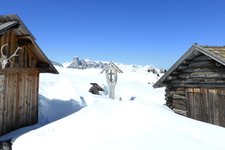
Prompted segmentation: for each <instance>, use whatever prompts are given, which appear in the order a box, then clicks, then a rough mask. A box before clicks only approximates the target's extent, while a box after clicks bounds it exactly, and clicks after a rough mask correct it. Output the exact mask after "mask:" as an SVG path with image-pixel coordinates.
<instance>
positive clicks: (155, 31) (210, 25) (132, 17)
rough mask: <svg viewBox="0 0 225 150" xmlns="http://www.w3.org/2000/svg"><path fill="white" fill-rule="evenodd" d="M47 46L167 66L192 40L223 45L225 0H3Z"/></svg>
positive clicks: (53, 52)
mask: <svg viewBox="0 0 225 150" xmlns="http://www.w3.org/2000/svg"><path fill="white" fill-rule="evenodd" d="M0 12H1V13H0V14H2V15H5V14H17V15H19V17H20V18H21V19H22V20H23V22H24V23H25V24H26V26H27V27H28V28H29V30H30V31H31V32H32V33H33V34H34V36H35V37H36V41H37V43H38V44H39V46H40V47H41V48H42V50H43V52H44V53H45V54H46V55H47V56H48V57H49V58H50V59H53V60H56V61H59V62H65V61H68V60H71V59H72V58H73V57H74V56H79V57H80V58H83V59H86V58H89V59H94V60H111V61H115V62H121V63H125V64H140V65H147V64H153V65H155V66H157V67H160V68H165V69H168V68H169V67H170V66H171V65H172V64H173V63H174V62H175V61H176V60H177V59H178V58H179V57H180V56H181V55H182V54H183V53H184V52H185V51H186V50H188V48H190V47H191V45H192V44H193V43H198V44H202V45H225V0H2V1H1V5H0Z"/></svg>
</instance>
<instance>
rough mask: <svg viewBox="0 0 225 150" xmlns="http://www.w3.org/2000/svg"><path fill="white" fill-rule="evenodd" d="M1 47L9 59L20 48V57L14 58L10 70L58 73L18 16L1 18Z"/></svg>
mask: <svg viewBox="0 0 225 150" xmlns="http://www.w3.org/2000/svg"><path fill="white" fill-rule="evenodd" d="M0 35H1V36H0V46H1V47H2V46H3V45H5V44H8V45H7V47H5V48H4V52H3V53H4V55H6V56H7V57H9V56H10V55H12V54H13V53H14V52H15V50H16V48H17V47H18V46H20V47H21V48H22V50H19V52H18V54H19V55H20V57H14V58H13V59H12V62H13V63H9V66H7V67H8V68H17V69H18V68H37V69H38V70H39V71H40V73H56V74H57V73H58V71H57V70H56V69H55V67H54V66H53V64H52V63H51V61H50V60H49V59H48V58H47V57H46V55H45V54H44V53H43V52H42V50H41V49H40V47H39V46H38V45H37V43H36V42H35V38H34V36H33V35H32V34H31V33H30V31H29V30H28V29H27V28H26V26H25V25H24V24H23V22H22V21H21V19H20V18H19V17H18V16H17V15H7V16H0Z"/></svg>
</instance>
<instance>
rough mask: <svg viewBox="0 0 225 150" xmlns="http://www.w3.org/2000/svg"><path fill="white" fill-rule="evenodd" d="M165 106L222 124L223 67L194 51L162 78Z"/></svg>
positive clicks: (224, 117) (224, 105) (224, 98)
mask: <svg viewBox="0 0 225 150" xmlns="http://www.w3.org/2000/svg"><path fill="white" fill-rule="evenodd" d="M164 84H165V85H166V94H165V97H166V101H167V102H166V105H167V106H169V107H170V108H171V109H172V110H173V111H174V112H176V113H178V114H181V115H184V116H188V117H190V118H193V119H196V120H200V121H204V122H208V123H212V124H216V125H220V126H223V127H225V66H223V65H221V64H219V63H218V62H217V61H215V60H213V59H211V58H210V57H208V56H206V55H204V54H201V53H196V54H195V55H192V57H190V58H188V59H186V60H184V61H183V62H182V63H181V64H180V65H179V66H178V68H177V69H175V70H174V71H173V72H172V73H171V74H170V75H169V76H168V77H167V78H166V79H165V81H164Z"/></svg>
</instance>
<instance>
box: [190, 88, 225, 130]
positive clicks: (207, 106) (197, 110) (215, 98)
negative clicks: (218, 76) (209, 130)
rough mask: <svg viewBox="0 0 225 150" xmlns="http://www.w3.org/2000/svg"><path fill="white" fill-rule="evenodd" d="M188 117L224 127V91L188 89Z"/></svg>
mask: <svg viewBox="0 0 225 150" xmlns="http://www.w3.org/2000/svg"><path fill="white" fill-rule="evenodd" d="M186 96H187V100H188V105H187V106H188V109H187V110H188V116H189V117H190V118H193V119H196V120H200V121H204V122H209V123H213V124H216V125H220V126H223V127H225V115H224V114H225V90H224V89H219V88H218V89H216V88H215V89H211V88H209V89H207V88H188V89H187V90H186Z"/></svg>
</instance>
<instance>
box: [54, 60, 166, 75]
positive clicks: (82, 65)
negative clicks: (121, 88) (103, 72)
mask: <svg viewBox="0 0 225 150" xmlns="http://www.w3.org/2000/svg"><path fill="white" fill-rule="evenodd" d="M52 63H53V64H54V65H56V66H60V67H66V68H73V69H88V68H95V69H103V68H104V67H105V66H106V65H107V64H108V63H109V61H93V60H90V59H80V58H79V57H78V56H75V57H73V59H72V61H70V62H66V63H63V64H60V63H57V62H55V61H52ZM115 64H116V65H117V66H118V67H119V68H120V69H122V70H126V71H131V72H149V73H150V72H152V73H153V74H160V73H164V72H165V71H164V70H163V69H159V68H156V67H154V66H153V65H146V66H141V65H136V64H131V65H127V64H122V63H115Z"/></svg>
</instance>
